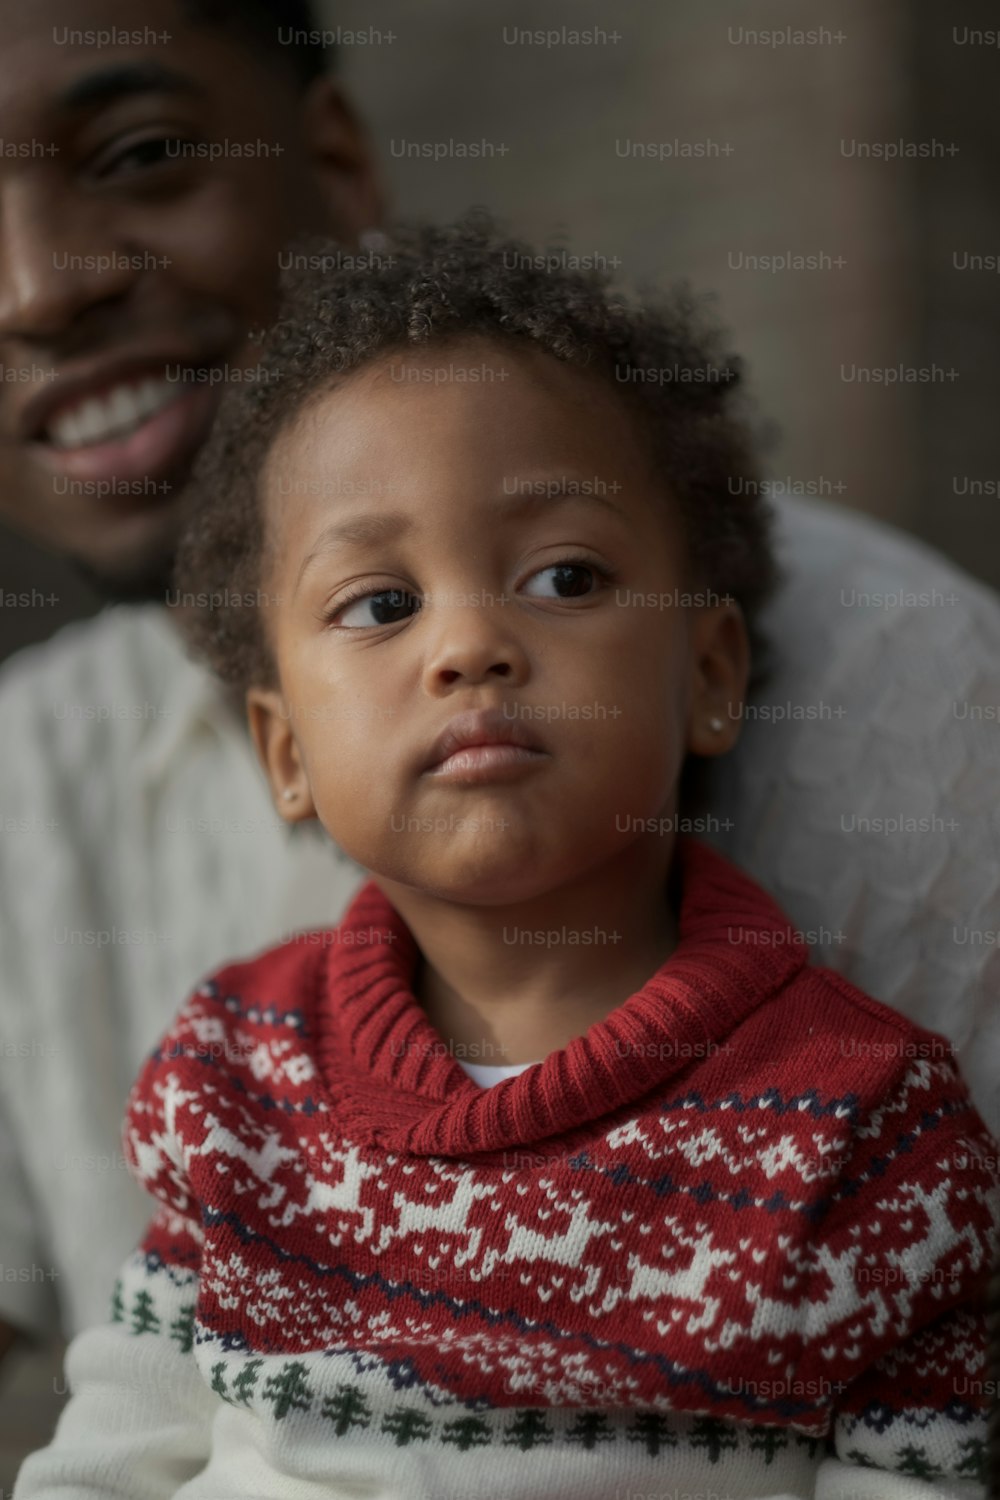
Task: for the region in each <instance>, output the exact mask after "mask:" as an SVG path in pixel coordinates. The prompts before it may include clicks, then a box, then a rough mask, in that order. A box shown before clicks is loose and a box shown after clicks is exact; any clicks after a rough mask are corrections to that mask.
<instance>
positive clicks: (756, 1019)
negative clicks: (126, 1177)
mask: <svg viewBox="0 0 1000 1500" xmlns="http://www.w3.org/2000/svg"><path fill="white" fill-rule="evenodd" d="M681 859H682V861H683V863H682V871H683V886H682V889H683V898H682V904H681V910H680V941H679V944H678V947H677V950H676V952H675V953H674V955H673V956H672V957H671V958H670V959H669V960H668V961H667V963H666V964H665V965H664V966H663V967H662V968H661V969H660V970H659V972H658V973H657V974H656V975H654V976H653V977H652V978H651V979H650V981H649V982H648V983H647V984H646V985H645V986H644V987H643V989H642V990H641V991H639V992H638V993H637V994H636V995H633V996H632V997H631V998H630V999H629V1000H628V1001H626V1002H625V1004H623V1005H622V1006H620V1007H619V1008H618V1009H617V1010H616V1011H615V1012H613V1014H612V1015H611V1016H609V1017H608V1019H607V1020H606V1021H605V1022H603V1023H601V1024H600V1025H597V1026H595V1027H592V1028H591V1029H590V1031H589V1032H588V1033H587V1034H586V1036H585V1037H582V1038H579V1039H577V1040H576V1041H574V1042H573V1043H571V1044H570V1045H569V1046H568V1047H567V1048H566V1049H564V1050H563V1051H561V1052H558V1053H554V1054H552V1055H551V1056H550V1057H549V1058H547V1059H546V1060H545V1061H544V1062H543V1063H541V1064H538V1065H536V1066H534V1067H532V1068H530V1069H528V1070H527V1071H526V1072H525V1073H522V1074H520V1075H519V1076H517V1077H515V1078H511V1079H508V1080H506V1081H505V1082H503V1083H500V1084H497V1085H496V1086H494V1087H493V1088H491V1089H489V1090H485V1091H484V1090H480V1089H479V1088H478V1087H477V1085H476V1084H474V1083H473V1082H472V1081H471V1079H469V1078H468V1077H467V1076H466V1075H465V1074H464V1073H463V1071H462V1070H461V1069H460V1068H459V1066H458V1065H457V1063H456V1062H455V1060H454V1058H453V1057H451V1056H450V1055H449V1053H448V1051H447V1048H446V1047H445V1046H444V1044H443V1042H442V1040H441V1038H440V1037H439V1036H438V1034H437V1033H436V1032H435V1031H434V1030H433V1028H432V1027H431V1026H430V1024H429V1022H428V1021H427V1019H426V1017H425V1016H424V1015H423V1012H422V1011H421V1010H420V1007H419V1006H418V1005H417V1003H416V1001H415V999H414V996H413V994H412V990H411V988H410V983H411V980H412V976H413V971H414V965H415V962H416V959H417V952H416V947H415V944H414V942H413V939H412V936H411V935H410V934H409V932H408V930H407V929H406V927H405V925H404V924H403V922H402V920H401V919H400V918H399V916H398V915H397V913H396V912H395V911H394V910H393V908H392V907H391V906H390V905H389V903H388V902H387V901H386V899H385V898H384V897H383V896H382V894H381V893H380V892H379V890H378V888H377V887H376V886H375V884H374V883H370V884H369V885H367V886H365V887H364V889H363V890H362V891H361V892H360V893H359V894H358V896H357V897H356V899H355V901H354V903H353V904H352V906H351V908H350V910H349V912H348V914H347V916H346V917H345V919H344V922H343V923H342V924H341V926H340V927H339V928H337V929H336V930H330V931H325V932H319V933H307V934H302V935H300V936H299V937H298V938H297V939H295V940H293V941H291V942H288V943H286V944H284V945H282V946H281V947H279V948H276V949H273V950H271V951H270V952H267V953H265V954H263V955H261V956H259V957H257V958H255V959H252V960H250V961H248V962H245V963H241V964H235V965H230V966H228V967H227V968H225V969H223V970H221V971H220V972H219V973H217V974H216V975H215V976H214V977H213V978H212V979H211V980H210V981H208V982H207V983H205V984H203V985H202V986H200V987H199V989H198V990H197V991H196V993H195V994H194V995H193V996H192V997H191V998H190V1000H189V1001H188V1003H187V1005H186V1006H185V1007H184V1009H183V1011H182V1013H181V1015H180V1017H179V1018H178V1020H177V1022H176V1023H175V1025H174V1026H173V1027H172V1029H171V1031H170V1032H169V1033H168V1035H167V1037H166V1038H165V1039H164V1041H163V1043H162V1044H161V1046H160V1047H159V1048H158V1049H157V1050H156V1052H155V1053H154V1054H153V1056H152V1057H151V1058H150V1060H149V1061H148V1063H147V1064H146V1066H145V1068H144V1070H143V1072H142V1074H141V1075H140V1078H139V1079H138V1081H137V1083H136V1085H135V1088H134V1090H133V1093H132V1097H131V1100H130V1106H129V1113H128V1119H127V1122H126V1128H125V1133H124V1142H125V1149H126V1153H127V1157H128V1160H129V1164H130V1167H131V1169H132V1170H133V1172H134V1173H135V1175H136V1176H137V1177H138V1178H139V1180H140V1181H142V1182H143V1183H144V1184H145V1185H146V1187H147V1188H148V1189H149V1191H150V1192H151V1193H152V1194H153V1195H154V1196H155V1197H156V1199H157V1200H159V1204H160V1207H159V1210H158V1212H157V1214H156V1217H155V1219H154V1220H153V1222H152V1224H151V1226H150V1229H149V1231H148V1233H147V1235H146V1237H145V1239H144V1242H143V1244H142V1245H141V1246H140V1248H139V1249H138V1250H137V1252H136V1254H135V1255H134V1256H133V1257H132V1258H131V1260H130V1261H129V1263H128V1265H127V1266H126V1267H124V1268H123V1272H122V1275H121V1278H120V1280H119V1283H118V1285H117V1287H116V1289H115V1296H114V1306H113V1313H112V1319H113V1321H112V1326H111V1328H109V1329H106V1330H103V1331H102V1335H101V1336H102V1338H103V1339H104V1340H105V1343H104V1344H102V1345H101V1346H100V1351H99V1352H97V1351H98V1345H97V1343H96V1336H95V1342H94V1343H93V1345H92V1346H88V1350H89V1352H88V1353H87V1358H86V1360H85V1358H84V1354H83V1353H81V1354H80V1355H79V1356H78V1359H77V1377H76V1379H77V1384H76V1385H75V1386H74V1389H77V1388H78V1387H79V1386H82V1385H86V1384H88V1382H89V1383H92V1384H96V1383H97V1381H98V1378H99V1376H100V1375H101V1372H102V1370H103V1369H104V1366H105V1363H106V1361H107V1359H109V1358H117V1359H119V1360H121V1359H122V1358H123V1355H122V1350H123V1349H126V1350H127V1349H128V1348H129V1347H132V1348H142V1347H145V1348H149V1349H155V1350H156V1351H157V1369H158V1371H159V1374H158V1377H157V1379H158V1381H159V1383H160V1387H161V1390H160V1395H159V1398H158V1399H159V1400H161V1401H162V1399H163V1397H162V1385H163V1383H164V1382H166V1383H168V1384H169V1380H170V1378H176V1380H177V1382H178V1387H179V1388H180V1386H181V1385H182V1384H183V1385H184V1388H185V1402H186V1406H185V1408H184V1409H185V1410H190V1411H192V1412H193V1411H195V1410H197V1411H198V1413H199V1416H198V1418H197V1420H199V1421H201V1422H203V1423H204V1424H205V1425H204V1431H203V1433H202V1435H201V1437H200V1438H199V1439H198V1441H200V1442H202V1443H203V1449H202V1464H201V1466H200V1467H199V1465H198V1464H197V1463H192V1467H191V1468H190V1470H189V1475H190V1477H189V1482H188V1483H186V1484H185V1485H184V1486H183V1488H182V1489H178V1490H176V1493H177V1494H178V1495H183V1496H184V1497H185V1500H187V1497H195V1496H199V1497H200V1496H206V1497H207V1496H209V1495H212V1496H213V1497H214V1500H220V1497H229V1496H230V1495H233V1496H235V1495H236V1494H238V1493H240V1492H241V1491H240V1488H239V1486H240V1485H243V1486H244V1489H243V1493H247V1492H250V1491H249V1490H247V1489H246V1486H247V1485H248V1484H250V1478H249V1477H248V1476H250V1475H251V1474H252V1475H253V1476H254V1477H253V1480H252V1484H253V1489H252V1492H253V1493H264V1492H266V1493H268V1494H269V1495H273V1496H275V1497H279V1496H280V1497H284V1496H286V1495H287V1496H289V1497H292V1496H299V1495H300V1494H301V1495H305V1494H312V1493H313V1491H312V1490H311V1489H308V1488H300V1487H298V1486H302V1485H304V1484H306V1483H307V1481H313V1480H315V1481H316V1482H318V1483H320V1484H322V1485H324V1486H325V1490H324V1493H325V1494H329V1495H339V1494H345V1495H346V1494H349V1493H350V1494H356V1493H368V1492H371V1493H379V1494H385V1495H395V1494H399V1495H400V1496H407V1497H426V1500H432V1497H433V1500H445V1497H451V1496H455V1497H458V1496H460V1495H461V1496H465V1497H469V1496H476V1495H482V1496H485V1495H486V1494H487V1493H489V1494H491V1495H493V1496H497V1497H501V1500H503V1497H518V1500H520V1497H528V1496H533V1497H536V1500H537V1497H540V1496H546V1497H555V1496H563V1495H565V1496H570V1495H572V1496H574V1497H577V1500H581V1497H594V1500H598V1497H603V1500H607V1497H608V1496H609V1495H611V1494H613V1493H614V1491H615V1488H616V1487H617V1488H618V1489H619V1490H621V1489H622V1487H625V1488H626V1489H627V1488H628V1487H629V1486H631V1488H632V1490H633V1491H634V1492H635V1493H643V1494H647V1495H653V1494H655V1495H657V1496H663V1497H668V1496H669V1497H671V1500H673V1497H674V1496H680V1495H683V1494H685V1493H686V1494H692V1493H705V1494H715V1495H717V1496H720V1497H721V1496H732V1497H733V1500H735V1497H750V1496H763V1495H776V1494H782V1495H796V1496H799V1495H801V1496H805V1495H810V1496H811V1495H813V1494H816V1495H818V1496H822V1497H823V1500H835V1497H840V1496H848V1495H851V1496H859V1495H869V1494H870V1495H872V1496H877V1495H879V1494H889V1493H891V1494H892V1495H893V1496H894V1497H896V1496H899V1497H907V1496H913V1497H917V1496H925V1497H926V1496H930V1495H936V1494H939V1493H942V1491H940V1490H939V1489H937V1488H936V1487H935V1481H936V1480H939V1479H940V1480H947V1481H948V1483H949V1484H950V1485H952V1486H954V1487H953V1488H950V1489H949V1490H948V1493H949V1494H950V1495H951V1494H959V1493H968V1494H969V1495H970V1496H972V1495H979V1494H981V1493H982V1490H981V1488H980V1481H981V1479H982V1470H983V1461H984V1441H985V1434H986V1415H987V1410H988V1406H989V1401H988V1382H987V1381H986V1380H985V1375H986V1365H985V1336H984V1316H983V1297H984V1293H985V1287H986V1284H987V1281H988V1278H989V1274H990V1268H991V1265H992V1263H993V1261H994V1260H995V1259H996V1257H997V1249H998V1244H1000V1237H998V1223H1000V1178H998V1173H997V1160H996V1156H997V1145H996V1143H995V1142H994V1140H993V1139H992V1137H991V1136H990V1135H989V1133H988V1132H987V1130H986V1128H985V1126H984V1125H983V1124H982V1122H981V1120H980V1119H979V1117H978V1115H977V1114H976V1112H975V1110H974V1109H973V1107H972V1105H971V1103H970V1101H969V1099H968V1096H967V1094H966V1091H965V1088H964V1086H963V1084H962V1082H961V1080H960V1078H959V1076H958V1074H957V1072H956V1069H955V1067H954V1064H953V1061H952V1059H951V1055H950V1046H949V1044H948V1043H947V1041H946V1040H945V1039H944V1038H942V1037H940V1036H937V1035H936V1034H934V1033H931V1032H927V1031H923V1030H921V1029H919V1028H917V1027H915V1026H913V1025H912V1024H911V1023H910V1022H909V1021H907V1020H906V1019H905V1018H903V1017H902V1016H900V1015H898V1014H896V1013H895V1012H892V1011H890V1010H888V1009H887V1008H885V1007H883V1006H881V1005H879V1004H877V1003H876V1002H874V1001H872V1000H870V999H868V998H867V997H866V996H864V995H863V994H861V993H860V992H859V991H857V990H855V989H853V988H852V987H851V986H850V985H849V984H847V983H846V982H845V981H844V980H842V979H841V978H839V977H837V976H835V975H833V974H831V973H829V972H828V971H825V970H821V969H814V968H811V967H810V966H809V965H808V963H807V952H806V950H805V948H804V946H803V944H802V943H801V941H800V940H798V939H797V936H796V934H795V933H794V932H793V931H792V929H791V928H789V927H788V924H787V923H786V921H785V919H784V918H783V917H782V915H781V913H780V912H779V911H778V909H777V908H776V907H775V906H774V904H773V903H772V902H771V901H770V899H769V898H768V897H767V896H766V895H765V894H764V893H763V892H761V891H760V890H759V889H758V888H757V887H756V886H755V885H754V884H753V883H752V882H751V881H750V880H749V879H748V878H747V877H745V876H744V875H742V874H741V873H740V872H738V871H737V870H736V869H735V868H734V867H733V866H731V865H729V864H728V862H727V861H725V860H724V859H723V858H722V856H720V855H718V854H716V853H715V852H714V851H712V850H710V849H709V848H708V847H707V846H703V845H700V844H697V843H695V842H694V841H691V840H685V841H683V843H682V846H681ZM87 1337H89V1336H87V1335H85V1336H84V1339H86V1338H87ZM127 1357H128V1356H127V1355H126V1356H125V1358H126V1359H127ZM85 1366H86V1368H85ZM172 1370H176V1371H177V1374H176V1376H175V1377H171V1376H170V1375H169V1372H170V1371H172ZM164 1372H166V1373H164ZM129 1378H134V1375H130V1377H129ZM195 1387H197V1390H198V1391H200V1393H201V1394H200V1396H199V1397H198V1398H197V1400H196V1399H194V1398H193V1395H192V1392H193V1390H194V1389H195ZM77 1399H79V1398H77ZM169 1420H170V1414H169V1411H168V1410H166V1409H165V1412H164V1423H167V1422H168V1421H169ZM189 1420H195V1419H194V1418H189ZM213 1424H214V1425H213ZM210 1429H211V1430H210ZM67 1441H68V1439H64V1449H65V1443H66V1442H67ZM57 1448H58V1443H57V1444H56V1445H55V1446H54V1449H53V1450H52V1451H53V1452H55V1451H56V1449H57ZM190 1451H194V1452H197V1451H198V1448H197V1442H195V1443H194V1446H193V1448H192V1449H191V1450H190ZM251 1451H252V1453H253V1455H254V1463H255V1464H256V1467H255V1468H253V1469H248V1468H247V1467H246V1465H247V1463H248V1462H249V1460H248V1458H247V1454H248V1453H249V1452H251ZM487 1453H488V1454H489V1455H490V1463H491V1468H490V1471H489V1474H490V1483H489V1485H485V1484H484V1482H483V1477H482V1470H481V1468H480V1467H478V1465H479V1462H480V1459H481V1457H482V1456H484V1455H486V1454H487ZM44 1460H45V1455H39V1456H37V1457H36V1459H35V1460H32V1461H30V1463H31V1464H38V1468H37V1469H36V1470H35V1471H34V1474H33V1475H32V1478H33V1481H34V1482H36V1483H40V1482H41V1479H42V1476H43V1465H44ZM70 1467H72V1466H70ZM28 1468H29V1466H26V1469H25V1471H22V1473H23V1474H24V1473H26V1472H27V1471H28ZM59 1472H60V1474H62V1475H64V1476H65V1474H66V1473H67V1472H68V1471H67V1469H66V1460H65V1452H64V1461H63V1467H62V1468H61V1469H60V1470H59ZM118 1472H120V1471H118ZM262 1473H263V1475H264V1477H263V1479H262ZM869 1473H871V1481H872V1484H871V1487H870V1488H865V1484H866V1482H867V1481H866V1479H865V1476H866V1475H868V1474H869ZM889 1473H891V1474H892V1476H893V1479H892V1485H893V1488H891V1490H888V1489H886V1490H881V1491H880V1490H879V1488H878V1485H879V1483H885V1481H886V1478H887V1475H888V1474H889ZM963 1481H964V1482H965V1486H966V1487H965V1488H963V1484H962V1482H963ZM375 1484H377V1485H378V1486H380V1488H377V1489H371V1490H370V1491H369V1490H366V1489H365V1485H375ZM116 1492H117V1491H116ZM46 1493H48V1492H47V1491H46V1490H45V1489H44V1488H39V1489H33V1488H25V1489H23V1490H22V1489H20V1488H19V1490H18V1491H17V1495H18V1500H21V1496H22V1494H23V1495H24V1496H25V1497H28V1496H34V1495H39V1496H41V1495H43V1494H46ZM53 1493H55V1491H54V1490H53ZM58 1493H59V1495H60V1496H62V1495H64V1494H67V1495H68V1494H70V1493H72V1494H74V1495H75V1494H76V1492H75V1491H72V1492H71V1491H64V1490H62V1489H60V1490H59V1491H58ZM79 1493H80V1495H81V1496H82V1495H83V1494H85V1493H86V1494H90V1493H91V1491H89V1490H86V1491H85V1490H83V1489H81V1490H80V1491H79ZM164 1493H175V1491H174V1490H169V1491H168V1490H164ZM317 1493H318V1491H317Z"/></svg>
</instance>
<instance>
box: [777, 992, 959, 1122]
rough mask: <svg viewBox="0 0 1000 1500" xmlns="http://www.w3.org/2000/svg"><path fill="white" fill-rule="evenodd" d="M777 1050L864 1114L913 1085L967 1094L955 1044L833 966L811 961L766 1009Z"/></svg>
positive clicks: (936, 1094) (940, 1093) (931, 1092)
mask: <svg viewBox="0 0 1000 1500" xmlns="http://www.w3.org/2000/svg"><path fill="white" fill-rule="evenodd" d="M768 1010H769V1012H770V1014H769V1015H768V1016H767V1017H766V1018H762V1019H763V1020H764V1024H765V1025H766V1026H767V1028H768V1030H769V1032H770V1033H771V1035H772V1036H773V1038H774V1043H775V1047H776V1049H777V1051H778V1052H779V1053H784V1055H785V1056H786V1057H789V1059H790V1058H791V1056H792V1055H794V1054H798V1057H799V1065H800V1068H802V1069H805V1070H808V1071H809V1072H811V1073H812V1075H813V1076H814V1078H816V1079H817V1080H818V1081H820V1082H821V1084H822V1085H823V1086H824V1087H825V1089H827V1090H828V1089H830V1088H833V1089H836V1090H837V1091H839V1092H841V1093H843V1094H845V1095H847V1094H849V1095H851V1096H852V1097H853V1098H854V1100H855V1101H856V1106H857V1112H858V1113H859V1114H861V1115H864V1114H865V1113H866V1112H868V1111H869V1110H872V1109H877V1108H879V1107H880V1106H881V1105H884V1103H885V1101H886V1100H887V1098H890V1097H892V1096H893V1095H898V1094H900V1093H907V1092H909V1091H911V1090H913V1089H916V1090H917V1092H920V1093H923V1094H924V1095H925V1098H926V1099H927V1100H928V1101H929V1100H930V1099H932V1098H933V1099H934V1100H936V1101H939V1100H942V1099H944V1098H945V1097H947V1098H950V1099H954V1100H955V1101H957V1100H959V1099H962V1098H966V1097H967V1089H966V1085H965V1083H964V1080H963V1079H962V1077H961V1075H960V1073H959V1071H958V1066H957V1063H956V1060H955V1052H954V1047H953V1045H952V1043H951V1041H950V1040H949V1039H948V1038H947V1037H946V1036H944V1035H942V1034H941V1033H940V1032H937V1031H931V1030H930V1029H928V1028H927V1027H925V1026H921V1025H920V1024H919V1023H918V1022H916V1021H914V1020H912V1019H911V1018H910V1017H909V1016H907V1015H904V1014H903V1013H902V1012H901V1011H898V1010H894V1009H893V1008H892V1007H891V1006H889V1005H885V1004H883V1003H882V1002H881V1001H879V1000H876V999H875V998H874V997H873V996H871V995H869V994H867V993H866V992H865V991H864V990H862V989H859V987H858V986H857V985H855V984H852V983H851V981H850V980H848V979H845V977H844V976H843V975H842V974H838V973H837V972H836V971H835V970H833V969H829V968H825V967H821V966H815V967H814V966H812V965H807V966H806V967H805V968H802V969H800V970H799V972H798V973H797V974H796V975H795V976H794V978H793V979H792V980H791V982H790V983H789V984H788V985H787V986H786V988H785V989H784V990H783V991H782V992H781V993H780V994H779V995H777V996H776V997H775V998H774V1000H773V1001H772V1003H771V1005H770V1006H769V1007H768Z"/></svg>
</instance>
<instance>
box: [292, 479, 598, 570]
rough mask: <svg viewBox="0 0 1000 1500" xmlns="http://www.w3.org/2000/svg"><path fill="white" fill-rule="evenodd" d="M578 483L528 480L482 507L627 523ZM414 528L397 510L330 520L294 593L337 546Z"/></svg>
mask: <svg viewBox="0 0 1000 1500" xmlns="http://www.w3.org/2000/svg"><path fill="white" fill-rule="evenodd" d="M580 483H581V481H574V480H573V479H570V478H567V479H565V480H561V481H556V480H546V479H534V480H532V479H528V480H525V481H524V484H525V489H524V490H520V489H519V490H517V491H515V492H514V493H511V494H508V493H506V492H501V493H498V494H494V495H490V496H488V497H487V498H486V500H485V501H484V502H483V504H484V505H487V506H489V507H490V508H491V509H496V510H502V511H504V512H505V513H506V515H505V519H506V516H511V515H517V514H519V513H521V512H523V511H527V510H550V509H556V508H558V507H561V506H565V505H581V504H582V505H586V506H588V507H590V506H594V505H597V506H600V507H601V508H602V509H604V510H606V511H609V512H610V513H611V514H612V515H614V516H615V517H617V519H618V520H619V521H622V522H625V523H626V524H628V517H627V516H626V514H625V512H624V511H623V510H622V508H621V506H620V505H617V504H616V503H615V501H614V500H612V499H611V498H610V497H609V496H607V495H602V494H600V493H598V492H597V491H596V490H595V489H593V488H588V489H586V490H581V489H578V488H574V485H578V484H580ZM589 484H591V485H593V480H590V481H589ZM415 526H416V521H415V518H414V517H413V516H412V515H408V514H406V513H405V512H404V511H399V510H390V511H369V512H367V513H362V514H361V515H358V516H347V517H345V518H344V519H343V520H342V521H332V522H331V523H330V525H329V526H324V528H323V530H322V531H321V532H320V534H319V536H318V537H317V538H316V540H315V542H314V543H313V545H312V547H311V548H310V549H309V551H308V552H307V553H306V555H305V557H304V558H303V559H302V563H301V566H300V567H299V572H298V577H297V578H296V580H295V588H294V589H293V591H292V592H293V594H294V593H296V592H297V591H298V588H299V585H300V584H301V582H302V580H303V578H304V577H305V574H306V572H307V570H308V568H309V567H310V565H311V564H312V563H313V562H315V561H316V559H317V558H319V557H322V556H323V555H324V554H325V553H327V552H331V551H333V550H334V548H336V547H337V546H343V545H345V544H347V545H349V546H354V547H371V546H377V545H378V544H379V543H384V542H386V541H389V540H394V539H396V538H398V537H401V536H405V535H406V534H407V533H408V532H412V531H413V530H414V528H415Z"/></svg>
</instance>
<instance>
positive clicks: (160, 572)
mask: <svg viewBox="0 0 1000 1500" xmlns="http://www.w3.org/2000/svg"><path fill="white" fill-rule="evenodd" d="M69 561H70V564H71V566H72V568H73V570H74V572H75V573H77V574H78V576H79V577H80V578H82V579H83V581H84V582H85V583H86V584H87V585H88V586H89V587H90V588H91V589H93V591H94V593H96V594H97V595H98V597H99V598H100V599H101V601H102V602H103V603H105V604H166V603H167V595H168V593H169V591H170V589H171V586H172V585H171V579H172V576H173V564H174V558H173V553H172V552H170V553H167V554H165V555H160V556H157V557H154V558H150V559H148V560H144V561H142V562H137V563H132V564H129V565H123V566H121V567H118V568H110V567H105V566H102V565H101V564H97V563H92V562H88V561H87V560H86V559H84V558H81V557H71V558H70V559H69Z"/></svg>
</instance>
